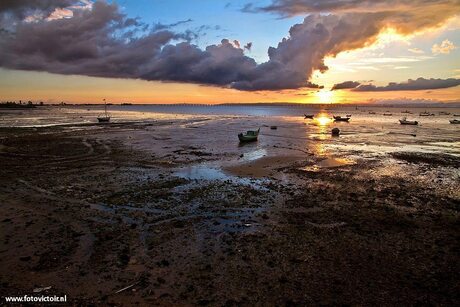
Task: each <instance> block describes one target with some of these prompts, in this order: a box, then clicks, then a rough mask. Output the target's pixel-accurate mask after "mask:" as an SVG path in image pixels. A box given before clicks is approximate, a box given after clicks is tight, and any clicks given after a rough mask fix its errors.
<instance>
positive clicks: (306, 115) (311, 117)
mask: <svg viewBox="0 0 460 307" xmlns="http://www.w3.org/2000/svg"><path fill="white" fill-rule="evenodd" d="M304 116H305V119H313V117H315V115H311V114H304Z"/></svg>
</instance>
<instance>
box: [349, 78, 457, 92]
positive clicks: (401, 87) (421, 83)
mask: <svg viewBox="0 0 460 307" xmlns="http://www.w3.org/2000/svg"><path fill="white" fill-rule="evenodd" d="M458 85H460V79H454V78H449V79H425V78H418V79H416V80H412V79H409V80H407V82H402V83H396V82H390V83H388V85H386V86H375V85H373V84H362V85H360V86H358V87H356V88H355V89H354V91H357V92H384V91H420V90H435V89H443V88H450V87H455V86H458Z"/></svg>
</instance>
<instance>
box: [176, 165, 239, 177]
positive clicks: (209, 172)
mask: <svg viewBox="0 0 460 307" xmlns="http://www.w3.org/2000/svg"><path fill="white" fill-rule="evenodd" d="M174 175H175V176H177V177H180V178H185V179H205V180H230V179H233V178H232V177H231V176H228V175H227V174H225V173H224V172H223V171H222V170H220V169H217V168H212V167H209V166H207V165H203V164H200V165H192V166H188V167H184V168H181V169H179V170H178V171H177V172H175V173H174Z"/></svg>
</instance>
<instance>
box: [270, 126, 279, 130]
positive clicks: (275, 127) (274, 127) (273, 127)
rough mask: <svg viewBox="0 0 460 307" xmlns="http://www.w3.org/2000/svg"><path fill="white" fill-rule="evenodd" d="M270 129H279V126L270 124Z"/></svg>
mask: <svg viewBox="0 0 460 307" xmlns="http://www.w3.org/2000/svg"><path fill="white" fill-rule="evenodd" d="M270 129H272V130H276V129H278V127H277V126H270Z"/></svg>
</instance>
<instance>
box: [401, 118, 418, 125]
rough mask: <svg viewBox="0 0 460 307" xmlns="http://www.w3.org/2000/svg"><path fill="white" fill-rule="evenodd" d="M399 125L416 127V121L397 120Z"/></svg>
mask: <svg viewBox="0 0 460 307" xmlns="http://www.w3.org/2000/svg"><path fill="white" fill-rule="evenodd" d="M399 123H400V124H401V125H418V121H416V120H407V118H405V117H403V118H401V119H400V120H399Z"/></svg>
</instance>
